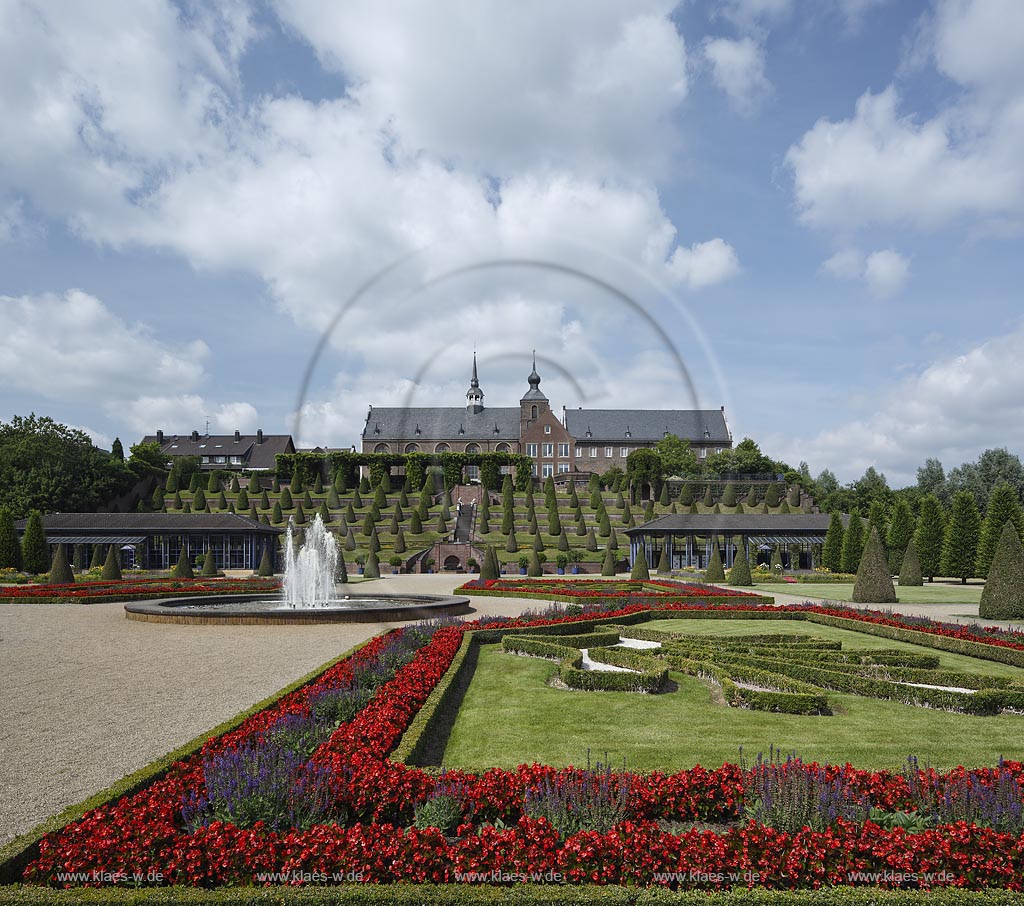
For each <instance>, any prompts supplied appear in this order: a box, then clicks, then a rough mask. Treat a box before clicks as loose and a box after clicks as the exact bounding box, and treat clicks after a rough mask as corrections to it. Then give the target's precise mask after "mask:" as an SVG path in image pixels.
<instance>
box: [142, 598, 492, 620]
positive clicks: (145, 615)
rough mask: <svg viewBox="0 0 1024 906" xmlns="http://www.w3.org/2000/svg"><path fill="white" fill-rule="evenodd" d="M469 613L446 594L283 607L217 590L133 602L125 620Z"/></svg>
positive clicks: (469, 609)
mask: <svg viewBox="0 0 1024 906" xmlns="http://www.w3.org/2000/svg"><path fill="white" fill-rule="evenodd" d="M471 612H472V607H470V603H469V598H462V597H454V596H451V595H368V594H358V595H356V594H354V595H351V596H350V597H349V598H348V599H345V598H342V597H337V598H332V599H331V601H330V602H329V603H328V604H326V605H323V606H316V607H295V608H291V607H286V606H283V602H282V600H281V598H267V597H266V596H265V595H217V596H207V597H202V596H197V597H194V598H164V599H155V600H152V601H132V602H129V603H128V604H125V606H124V615H125V617H126V618H127V619H129V620H139V621H142V622H150V623H198V624H206V625H239V624H240V625H295V624H303V623H381V622H399V621H402V620H426V619H430V618H431V617H440V616H459V615H462V614H467V613H471Z"/></svg>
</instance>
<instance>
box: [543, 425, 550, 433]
mask: <svg viewBox="0 0 1024 906" xmlns="http://www.w3.org/2000/svg"><path fill="white" fill-rule="evenodd" d="M544 433H545V434H550V433H551V425H545V426H544Z"/></svg>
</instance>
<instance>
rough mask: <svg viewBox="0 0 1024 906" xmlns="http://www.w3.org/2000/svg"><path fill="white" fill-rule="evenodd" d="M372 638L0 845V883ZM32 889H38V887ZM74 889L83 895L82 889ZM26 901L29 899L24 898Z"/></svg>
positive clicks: (8, 882)
mask: <svg viewBox="0 0 1024 906" xmlns="http://www.w3.org/2000/svg"><path fill="white" fill-rule="evenodd" d="M370 641H371V639H367V640H366V641H365V642H360V643H359V644H358V645H354V646H353V647H351V648H349V649H348V651H346V652H345V653H344V654H341V655H339V656H338V657H336V658H333V659H332V660H330V661H328V662H327V663H326V664H323V665H321V666H320V667H317V668H316V669H315V670H313V671H311V672H310V673H307V674H306V675H305V676H303V677H301V678H300V679H297V680H296V681H295V682H293V683H291V684H290V685H287V686H285V687H284V688H283V689H281V690H279V691H277V692H275V693H274V694H273V695H271V696H269V697H268V698H265V699H263V701H261V702H257V703H256V704H255V705H253V706H252V707H251V708H247V709H246V710H245V711H241V712H240V713H238V714H236V715H235V716H234V717H232V718H229V719H228V720H226V721H224V722H223V723H222V724H218V725H217V726H216V727H214V728H213V729H212V730H208V731H207V732H205V733H202V734H200V735H199V736H197V737H195V738H194V739H192V740H190V741H189V742H187V743H185V744H184V745H183V746H179V747H178V748H177V749H174V751H172V752H168V753H167V754H166V755H164V756H163V757H162V758H158V759H157V760H156V761H152V762H150V763H149V764H147V765H146V766H145V767H142V768H140V769H139V770H137V771H135V772H134V773H132V774H129V775H128V776H127V777H122V778H121V779H120V780H118V781H117V783H115V784H113V786H110V787H108V788H107V789H105V790H102V791H100V792H99V793H96V794H95V795H93V796H90V797H89V798H88V799H86V800H84V801H82V802H79V803H78V804H77V805H72V806H69V807H68V808H66V809H65V810H64V811H63V812H61V813H60V814H59V815H54V816H52V817H50V818H47V819H46V820H45V821H43V822H42V823H41V824H38V825H37V826H36V827H34V828H33V829H32V830H30V831H28V832H27V833H24V834H21V835H20V836H17V837H15V838H14V839H13V840H11V841H9V842H8V843H5V844H4V845H3V846H2V847H0V885H2V884H11V883H12V882H14V881H15V880H16V879H18V878H20V876H21V871H22V869H23V868H24V867H25V866H26V865H27V864H28V863H29V862H30V861H31V860H32V859H33V858H35V855H36V852H37V847H38V845H39V841H40V840H41V839H42V838H43V837H44V836H46V835H47V834H49V833H53V832H54V831H58V830H60V829H61V828H63V827H66V826H67V825H68V824H71V823H72V822H73V821H77V820H78V819H79V818H81V817H82V816H83V815H84V814H85V813H86V812H88V811H91V810H92V809H95V808H99V807H100V806H101V805H106V804H108V803H111V802H114V801H115V800H117V799H120V798H121V797H122V796H128V795H132V794H134V793H137V792H139V791H141V790H144V789H145V788H146V787H148V786H150V785H151V784H153V783H155V782H156V781H157V780H160V779H161V778H162V777H163V776H164V774H166V773H167V771H168V769H169V768H170V767H171V766H172V765H173V764H174V763H175V762H176V761H180V760H181V759H183V758H188V757H189V756H190V755H195V754H196V753H197V752H198V751H199V750H200V749H202V747H203V746H204V745H205V744H206V742H207V741H208V740H210V739H213V738H214V737H216V736H223V735H224V734H225V733H229V732H231V731H232V730H234V729H236V728H238V727H239V726H241V725H242V723H243V722H245V721H246V720H248V719H249V718H250V717H252V716H253V715H254V714H258V713H259V712H260V711H264V710H266V709H267V708H269V707H271V706H272V705H274V704H276V703H277V702H278V701H280V699H282V698H284V696H286V695H289V694H291V693H292V692H295V691H296V690H298V689H301V688H302V687H303V686H306V685H309V684H310V683H312V682H313V681H314V680H316V679H317V677H319V676H320V675H321V674H322V673H324V672H325V671H327V670H330V668H331V667H333V666H334V665H335V664H337V663H340V662H341V661H343V660H345V658H348V657H351V656H352V655H353V654H355V653H356V652H357V651H359V649H361V648H362V647H363V646H365V645H366V644H367V643H368V642H370ZM29 889H31V890H39V888H29ZM2 891H3V888H2V887H0V896H2ZM74 892H75V893H79V894H80V893H82V892H83V891H74ZM107 892H109V891H107ZM0 902H2V900H0ZM23 902H30V901H29V900H24V901H23Z"/></svg>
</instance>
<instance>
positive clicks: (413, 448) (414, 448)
mask: <svg viewBox="0 0 1024 906" xmlns="http://www.w3.org/2000/svg"><path fill="white" fill-rule="evenodd" d="M405 452H406V453H419V452H420V445H419V444H406V445H405Z"/></svg>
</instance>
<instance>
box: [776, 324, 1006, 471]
mask: <svg viewBox="0 0 1024 906" xmlns="http://www.w3.org/2000/svg"><path fill="white" fill-rule="evenodd" d="M1022 343H1024V326H1020V327H1018V328H1017V329H1015V330H1013V331H1011V332H1010V333H1008V334H1006V335H1005V336H1000V337H994V338H992V339H990V340H988V341H986V342H984V343H981V344H979V345H977V346H975V347H973V348H971V349H969V350H967V351H966V352H964V353H963V354H960V355H956V356H952V357H949V358H945V359H942V360H940V361H936V362H934V363H933V364H931V365H930V366H928V367H927V368H925V369H924V370H922V371H921V372H919V373H918V374H916V375H914V376H913V377H911V378H909V379H907V380H905V381H902V382H900V383H899V384H898V385H897V386H896V387H894V388H893V389H892V391H891V392H889V393H887V394H886V395H885V396H884V397H883V398H880V399H879V400H878V401H877V407H876V408H875V410H874V411H872V412H869V413H867V414H865V415H864V416H863V417H861V418H858V419H856V420H853V421H851V422H848V423H846V424H843V425H840V426H839V427H836V428H832V429H829V430H827V431H823V432H821V433H820V434H818V435H817V436H815V437H810V438H802V437H799V436H795V437H792V436H791V437H782V436H780V437H776V438H773V439H772V440H771V442H770V443H771V448H772V449H774V450H777V451H779V453H780V455H784V458H786V459H787V460H789V461H792V462H797V461H799V460H801V459H804V460H807V461H808V462H811V463H812V464H816V465H815V466H814V467H815V468H823V467H825V466H827V467H828V468H830V469H832V470H833V471H835V472H836V473H837V474H839V475H840V476H841V477H842V478H843V479H844V480H852V479H854V478H858V477H859V476H860V475H862V474H863V472H864V470H865V469H866V468H867V467H868V466H870V465H873V466H875V467H876V468H877V469H879V470H881V471H883V472H885V473H886V475H888V476H889V479H890V483H893V484H895V485H898V483H899V482H904V481H907V482H912V481H913V480H914V474H915V470H916V468H917V466H919V465H920V464H921V463H923V462H924V460H925V459H926V458H928V457H929V456H937V457H939V458H940V459H942V460H943V461H949V462H962V461H964V460H966V459H973V458H974V457H976V456H977V455H978V454H979V453H980V452H981V451H983V450H985V449H987V448H989V447H992V446H995V445H996V441H994V440H993V438H998V444H999V445H1006V446H1009V447H1011V448H1021V447H1024V358H1022V357H1021V355H1020V349H1021V345H1022ZM767 447H768V444H767V443H766V448H767Z"/></svg>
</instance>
